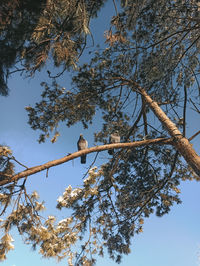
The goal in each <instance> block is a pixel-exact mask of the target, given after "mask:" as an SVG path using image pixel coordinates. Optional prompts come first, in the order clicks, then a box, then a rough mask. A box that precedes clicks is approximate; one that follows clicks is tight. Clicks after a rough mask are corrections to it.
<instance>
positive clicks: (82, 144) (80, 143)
mask: <svg viewBox="0 0 200 266" xmlns="http://www.w3.org/2000/svg"><path fill="white" fill-rule="evenodd" d="M77 147H78V150H79V151H80V150H84V149H87V147H88V142H87V140H86V139H84V137H83V134H80V137H79V140H78V142H77ZM81 163H82V164H83V163H86V154H85V155H82V156H81Z"/></svg>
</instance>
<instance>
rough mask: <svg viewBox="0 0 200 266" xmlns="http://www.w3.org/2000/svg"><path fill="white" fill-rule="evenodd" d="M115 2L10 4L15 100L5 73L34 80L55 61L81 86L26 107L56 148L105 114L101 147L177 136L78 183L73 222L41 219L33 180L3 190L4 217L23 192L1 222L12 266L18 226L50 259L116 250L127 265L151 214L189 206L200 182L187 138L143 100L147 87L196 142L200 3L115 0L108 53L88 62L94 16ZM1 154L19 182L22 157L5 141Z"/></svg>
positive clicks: (87, 261)
mask: <svg viewBox="0 0 200 266" xmlns="http://www.w3.org/2000/svg"><path fill="white" fill-rule="evenodd" d="M22 2H23V1H22ZM40 2H41V1H40ZM97 2H98V3H97ZM104 2H106V1H93V0H87V1H86V0H85V1H83V0H82V1H80V0H79V1H78V0H77V1H75V0H74V1H68V0H54V1H53V0H49V1H46V3H44V2H42V3H41V4H40V5H37V7H36V6H35V5H33V6H30V5H29V2H27V6H26V5H25V6H23V5H22V4H21V2H20V0H19V1H17V0H16V1H13V2H12V4H11V2H8V3H7V4H5V10H6V12H8V8H9V16H8V17H6V16H5V17H4V16H2V17H1V18H0V24H1V41H0V44H1V45H2V47H3V49H6V48H5V47H7V46H9V49H8V50H7V52H6V53H5V50H4V52H2V53H3V54H6V55H7V56H8V61H5V59H4V60H3V61H2V63H1V66H0V67H1V68H0V69H2V70H0V71H2V72H1V73H2V75H1V80H0V83H1V84H0V85H1V86H0V87H1V89H2V94H4V95H5V94H6V93H7V91H6V82H5V80H4V74H5V71H8V70H9V69H11V67H13V66H14V64H15V63H16V62H17V61H18V60H19V61H20V62H21V64H22V65H23V67H24V69H23V70H24V71H27V72H28V73H29V74H33V73H34V72H35V71H36V70H40V69H41V68H42V66H43V65H45V64H46V62H47V59H48V58H50V59H51V60H52V61H53V63H54V65H55V67H58V68H59V70H60V74H59V75H61V74H63V73H64V71H65V70H66V69H68V70H70V69H73V78H72V86H71V88H67V89H65V88H63V87H62V86H61V85H59V82H58V80H57V78H56V77H54V78H53V80H52V83H51V82H50V83H49V84H48V83H47V82H43V83H42V84H41V86H42V88H43V90H42V95H41V101H40V102H38V103H37V104H36V105H35V107H31V106H28V107H26V110H27V112H28V116H29V124H30V126H31V127H32V129H34V130H39V131H40V132H41V134H40V137H39V142H44V141H46V139H47V138H49V137H50V136H52V142H55V141H56V139H57V137H59V124H60V123H61V122H65V123H66V126H68V127H71V126H73V125H74V124H76V123H79V122H81V123H82V124H83V127H85V128H87V127H89V125H90V124H91V123H92V122H93V120H94V118H95V115H96V114H97V112H98V113H100V114H101V115H102V121H103V122H102V129H101V131H100V132H96V133H95V141H96V143H99V142H101V143H103V144H107V140H108V137H109V135H110V134H111V133H113V132H115V131H118V132H119V135H120V136H121V137H122V142H134V141H142V140H150V139H157V138H171V137H172V138H173V141H172V143H169V144H165V145H163V144H155V145H146V146H142V145H141V146H139V147H136V148H131V149H120V150H118V151H116V152H115V153H114V155H113V156H112V157H111V158H110V159H109V160H108V161H107V162H106V163H105V164H103V165H101V166H99V167H93V168H91V169H90V170H89V172H88V173H87V177H85V179H84V182H83V185H82V186H80V187H79V188H75V189H73V188H72V187H71V185H69V186H68V187H67V188H66V189H65V191H64V192H63V195H62V196H60V197H59V198H58V202H57V208H58V209H60V210H62V209H65V208H67V209H71V210H72V214H71V216H70V217H68V218H66V219H63V220H61V221H58V222H56V217H54V216H49V217H48V219H47V220H46V221H45V222H44V223H43V222H42V221H41V219H40V216H39V213H40V211H42V210H43V209H44V208H45V207H44V204H43V202H39V196H38V194H37V192H34V193H33V194H31V195H28V194H27V192H26V189H25V182H26V178H27V177H25V178H24V179H23V181H22V183H21V185H18V187H17V182H16V183H15V182H14V185H12V184H13V183H12V184H11V185H10V186H8V185H5V186H2V188H1V189H2V192H1V191H0V192H1V193H0V204H1V205H2V208H3V210H4V209H5V207H7V206H8V205H9V204H10V199H11V197H15V196H17V200H16V201H17V204H16V206H15V208H13V210H12V211H11V212H10V214H9V216H8V217H7V218H6V219H5V220H2V221H1V229H2V230H4V231H5V234H4V236H3V237H2V239H1V245H0V248H1V249H0V259H2V260H3V259H5V254H6V253H7V252H8V251H9V250H10V249H12V248H13V245H12V244H11V242H12V238H11V236H10V234H9V230H10V228H11V227H12V226H16V227H17V228H18V230H19V233H20V234H23V235H24V236H25V238H26V240H27V241H28V242H29V243H31V244H32V245H33V247H34V248H35V247H36V246H40V253H41V254H42V255H43V256H44V257H57V258H58V259H62V258H64V257H68V264H69V265H93V264H94V263H95V260H96V256H95V255H103V254H104V252H105V249H107V251H108V253H109V255H110V257H111V258H112V259H114V260H115V261H116V262H117V263H119V262H121V256H122V255H123V254H128V253H130V244H131V238H132V237H133V236H134V235H135V234H137V233H140V232H142V225H143V223H144V219H145V218H147V217H149V216H150V215H151V214H152V213H155V214H156V215H157V216H162V215H164V214H166V213H168V212H169V211H170V208H171V206H172V205H173V204H174V203H181V201H180V198H179V193H180V190H179V188H178V186H179V184H180V182H181V181H183V180H192V179H196V180H199V178H200V177H199V176H198V175H196V174H195V173H196V172H195V169H192V167H189V166H188V164H187V162H186V163H185V162H183V160H182V158H181V156H180V153H179V150H178V149H177V146H178V145H179V144H177V143H178V141H179V139H178V137H180V136H174V135H171V133H170V130H168V128H167V126H166V124H167V122H166V123H163V121H162V120H161V119H160V117H158V114H157V113H156V116H157V118H159V120H160V121H157V122H156V123H155V122H154V123H153V122H152V120H153V119H152V112H151V111H153V112H154V113H155V110H152V107H151V106H150V105H148V104H147V101H146V99H145V97H144V94H143V93H142V91H143V90H145V91H146V93H147V94H148V95H149V97H151V99H152V102H156V103H157V104H158V106H159V107H162V108H163V109H164V110H165V114H166V115H167V116H168V118H169V119H170V121H171V122H174V123H175V124H176V125H175V124H173V125H174V128H175V130H177V131H178V130H180V131H178V132H181V133H180V134H179V135H181V138H184V137H186V115H185V113H186V108H189V107H191V106H192V107H193V108H194V109H195V110H196V111H197V112H199V109H198V106H199V92H200V91H199V83H198V74H199V52H200V50H199V49H200V40H199V39H200V35H199V25H200V4H199V2H198V1H196V0H191V1H186V0H177V1H172V0H168V1H166V0H141V1H132V0H121V2H120V3H121V6H118V5H119V3H118V2H117V4H116V3H115V1H113V3H114V4H115V8H116V14H115V15H113V17H112V20H111V24H110V29H108V31H107V32H106V33H105V38H106V47H103V48H105V49H102V47H100V49H97V50H96V51H95V52H94V53H92V55H91V60H90V62H88V63H86V64H83V65H80V64H79V63H78V59H79V56H80V55H81V54H82V53H83V50H84V47H85V45H86V43H87V35H88V34H90V27H89V26H90V19H91V18H93V17H95V16H97V19H98V11H99V10H100V8H101V7H102V6H103V4H104ZM5 3H6V2H5ZM23 3H24V2H23ZM3 7H4V5H3ZM6 8H7V9H6ZM19 14H20V15H19ZM16 17H17V18H19V19H18V20H17V19H16ZM5 22H6V23H5ZM3 49H1V51H3ZM3 58H5V56H4V57H3ZM71 67H72V68H71ZM59 75H58V76H59ZM49 77H50V78H51V77H52V76H51V73H50V72H49ZM140 88H143V90H142V89H140ZM188 96H189V97H190V101H189V100H188ZM169 127H170V126H169ZM53 133H54V134H53ZM184 152H189V150H186V151H183V153H184ZM0 156H1V161H0V167H1V175H0V179H9V176H11V175H13V174H14V170H13V167H14V164H13V163H11V161H12V160H14V161H15V163H16V162H17V161H16V160H15V158H13V157H12V154H11V151H10V150H8V149H7V148H6V147H3V146H2V147H0ZM197 157H198V156H197ZM189 165H190V164H189ZM6 175H8V177H6ZM17 188H18V189H17ZM21 191H24V193H21ZM75 243H77V244H80V243H81V244H80V251H77V250H75V248H74V244H75Z"/></svg>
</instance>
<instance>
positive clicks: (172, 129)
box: [134, 84, 200, 177]
mask: <svg viewBox="0 0 200 266" xmlns="http://www.w3.org/2000/svg"><path fill="white" fill-rule="evenodd" d="M134 85H136V84H134ZM136 86H137V88H138V89H139V90H140V93H141V94H142V96H143V97H144V99H145V101H146V103H147V104H148V105H149V107H150V108H151V110H152V111H153V112H154V114H155V115H156V117H157V118H158V119H159V120H160V122H161V123H162V125H163V126H165V128H166V129H167V131H168V132H169V134H170V136H171V137H172V138H173V139H174V141H173V145H174V146H175V147H176V149H177V150H178V151H179V153H180V154H181V155H182V156H183V157H184V159H185V160H186V162H187V163H188V164H189V166H190V167H191V168H192V169H193V170H194V172H195V173H196V174H197V175H198V176H199V177H200V156H198V154H197V153H196V152H195V150H194V149H193V148H192V145H191V144H190V142H189V141H188V139H187V138H185V137H183V135H182V134H181V132H180V131H179V129H178V128H177V127H176V125H175V124H174V123H173V122H172V121H171V120H170V119H169V117H168V116H167V115H166V114H165V113H164V112H163V110H162V109H161V108H160V106H159V105H158V104H157V102H155V101H153V100H152V98H151V97H150V96H149V95H148V94H147V93H146V91H145V90H144V89H143V88H141V87H139V86H138V85H136Z"/></svg>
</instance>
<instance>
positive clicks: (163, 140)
mask: <svg viewBox="0 0 200 266" xmlns="http://www.w3.org/2000/svg"><path fill="white" fill-rule="evenodd" d="M152 144H159V145H164V144H168V145H172V139H171V138H157V139H148V140H142V141H135V142H129V143H114V144H106V145H101V146H95V147H91V148H88V149H85V150H81V151H77V152H74V153H71V154H69V155H67V156H65V157H63V158H60V159H57V160H53V161H50V162H47V163H44V164H42V165H38V166H35V167H31V168H28V169H26V170H24V171H22V172H19V173H17V174H16V175H14V176H10V178H8V177H7V178H6V179H3V180H1V181H0V186H3V185H5V184H9V183H12V182H14V181H17V180H19V179H20V178H24V177H28V176H30V175H33V174H36V173H38V172H41V171H44V170H47V169H49V168H51V167H53V166H56V165H59V164H62V163H65V162H68V161H71V160H73V159H75V158H78V157H80V156H82V155H84V154H88V153H92V152H100V151H104V150H109V149H120V148H123V149H127V148H133V147H139V146H147V145H152ZM0 175H1V173H0Z"/></svg>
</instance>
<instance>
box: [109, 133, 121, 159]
mask: <svg viewBox="0 0 200 266" xmlns="http://www.w3.org/2000/svg"><path fill="white" fill-rule="evenodd" d="M119 142H120V135H119V133H118V131H116V132H115V133H112V134H110V137H109V144H111V143H119ZM113 153H114V149H112V150H108V154H110V155H113Z"/></svg>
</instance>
